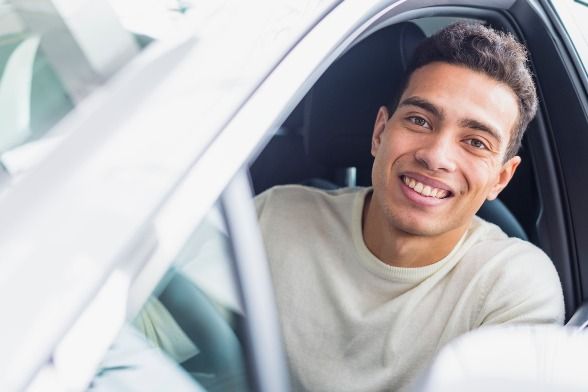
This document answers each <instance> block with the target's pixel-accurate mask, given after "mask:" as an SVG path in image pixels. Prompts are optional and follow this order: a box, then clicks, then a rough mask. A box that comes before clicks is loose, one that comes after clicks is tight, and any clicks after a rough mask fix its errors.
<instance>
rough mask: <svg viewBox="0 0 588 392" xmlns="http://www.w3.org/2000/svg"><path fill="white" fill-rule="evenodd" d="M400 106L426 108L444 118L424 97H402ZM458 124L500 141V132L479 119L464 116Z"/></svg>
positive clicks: (438, 109) (441, 112) (441, 110)
mask: <svg viewBox="0 0 588 392" xmlns="http://www.w3.org/2000/svg"><path fill="white" fill-rule="evenodd" d="M398 106H399V107H400V106H416V107H419V108H421V109H423V110H426V111H427V112H429V113H431V114H433V115H434V116H436V117H438V118H439V119H441V120H442V119H444V118H445V114H444V113H443V109H441V108H439V107H437V106H435V105H434V104H433V103H432V102H429V101H427V100H426V99H424V98H421V97H417V96H412V97H408V98H406V99H404V100H403V101H402V102H400V104H399V105H398ZM459 125H460V126H462V127H465V128H471V129H476V130H478V131H482V132H486V133H488V134H490V135H491V136H492V137H494V138H495V139H496V140H497V141H498V143H499V144H501V143H502V137H501V135H500V133H498V132H497V131H496V130H495V129H494V128H493V127H491V126H489V125H487V124H484V123H483V122H481V121H478V120H475V119H471V118H465V119H462V120H460V122H459Z"/></svg>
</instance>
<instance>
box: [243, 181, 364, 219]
mask: <svg viewBox="0 0 588 392" xmlns="http://www.w3.org/2000/svg"><path fill="white" fill-rule="evenodd" d="M365 191H366V188H355V187H354V188H340V189H336V190H324V189H318V188H313V187H309V186H304V185H279V186H275V187H272V188H270V189H268V190H266V191H264V192H263V193H261V194H259V195H258V196H256V197H255V204H256V206H257V209H258V213H260V212H261V210H263V209H266V208H276V207H278V208H280V207H284V208H286V207H287V208H288V209H290V210H292V209H296V208H312V207H313V206H317V207H320V206H321V205H336V204H341V203H343V204H345V203H347V202H352V201H353V200H354V199H355V197H356V196H357V194H358V193H361V192H365Z"/></svg>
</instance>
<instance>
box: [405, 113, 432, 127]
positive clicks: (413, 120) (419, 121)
mask: <svg viewBox="0 0 588 392" xmlns="http://www.w3.org/2000/svg"><path fill="white" fill-rule="evenodd" d="M407 120H408V121H409V122H411V123H412V124H414V125H417V126H419V127H423V128H427V129H431V125H430V124H429V122H428V121H427V120H425V119H424V118H422V117H420V116H409V117H407Z"/></svg>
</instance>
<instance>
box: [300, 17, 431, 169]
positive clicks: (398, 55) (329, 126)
mask: <svg viewBox="0 0 588 392" xmlns="http://www.w3.org/2000/svg"><path fill="white" fill-rule="evenodd" d="M424 38H425V34H424V33H423V32H422V30H421V29H420V28H419V27H418V26H416V25H415V24H414V23H410V22H403V23H399V24H395V25H392V26H387V27H385V28H383V29H381V30H378V31H377V32H375V33H373V34H371V35H370V36H369V37H367V38H366V39H364V40H362V41H361V42H359V43H358V44H357V45H355V46H354V47H352V48H351V49H350V50H349V51H347V52H346V53H345V54H344V55H343V56H342V57H340V58H339V59H337V60H336V61H335V62H334V63H333V65H332V66H331V67H330V68H329V69H328V70H327V71H326V73H325V74H324V75H323V76H322V77H321V78H320V79H319V80H318V82H317V83H316V84H315V85H314V87H313V88H312V90H311V91H310V94H309V95H308V99H307V100H306V103H305V105H306V106H305V110H304V111H305V122H304V127H303V131H302V132H303V135H304V138H305V148H306V152H307V154H308V155H309V156H310V157H311V158H312V159H313V160H315V161H317V162H320V163H322V164H323V165H326V166H328V167H333V168H346V167H358V168H365V167H371V165H372V162H373V158H372V156H371V154H370V145H371V135H372V130H373V124H374V121H375V118H376V114H377V111H378V108H379V107H380V106H382V105H386V104H388V103H389V101H390V100H391V98H392V95H393V92H394V90H395V89H397V88H399V87H398V84H399V83H400V81H401V79H402V76H403V75H404V72H405V70H406V68H407V65H408V62H409V60H410V58H411V56H412V54H413V52H414V50H415V48H416V46H417V45H418V44H419V43H420V42H421V41H422V40H423V39H424Z"/></svg>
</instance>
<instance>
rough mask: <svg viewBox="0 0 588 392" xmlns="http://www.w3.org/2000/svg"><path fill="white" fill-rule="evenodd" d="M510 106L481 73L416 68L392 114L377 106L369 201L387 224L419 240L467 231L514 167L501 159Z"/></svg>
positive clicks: (509, 94) (505, 92)
mask: <svg viewBox="0 0 588 392" xmlns="http://www.w3.org/2000/svg"><path fill="white" fill-rule="evenodd" d="M517 108H518V106H517V100H516V97H515V95H514V93H513V91H512V90H511V89H510V87H508V86H507V85H506V84H503V83H500V82H497V81H495V80H494V79H491V78H490V77H489V76H487V75H484V74H482V73H480V72H476V71H472V70H470V69H468V68H465V67H461V66H456V65H451V64H447V63H441V62H436V63H431V64H429V65H426V66H424V67H421V68H419V69H417V70H416V71H415V72H414V73H413V74H412V76H411V77H410V80H409V82H408V85H407V87H406V90H405V91H404V93H403V94H402V96H401V97H400V100H399V104H398V107H397V109H396V111H395V112H394V113H393V115H392V116H391V117H390V118H389V117H388V116H389V114H388V111H387V110H386V109H385V108H384V107H382V108H380V110H379V112H378V116H377V118H376V123H375V125H374V134H373V138H372V155H374V157H375V161H374V166H373V170H372V182H373V187H374V193H373V197H372V201H371V203H375V204H376V208H377V209H378V212H379V213H380V215H381V216H383V218H384V219H385V221H386V222H387V224H389V225H391V226H392V227H393V228H395V229H397V230H400V231H402V232H405V233H409V234H412V235H419V236H438V235H442V234H445V233H448V232H450V231H453V230H459V229H464V228H465V227H467V225H469V223H470V221H471V218H472V216H473V215H474V214H475V213H476V212H477V211H478V209H479V208H480V206H481V205H482V203H483V202H484V200H486V199H494V198H496V196H497V195H498V193H499V192H500V191H501V190H502V189H503V188H504V187H505V186H506V185H507V183H508V182H509V181H510V179H511V177H512V175H513V174H514V171H515V169H516V167H517V166H518V164H519V162H520V158H519V157H514V158H512V159H510V160H508V161H506V162H504V157H505V152H506V148H507V145H508V142H509V139H510V136H511V133H512V132H513V130H514V127H515V124H516V121H517V119H518V109H517Z"/></svg>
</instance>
